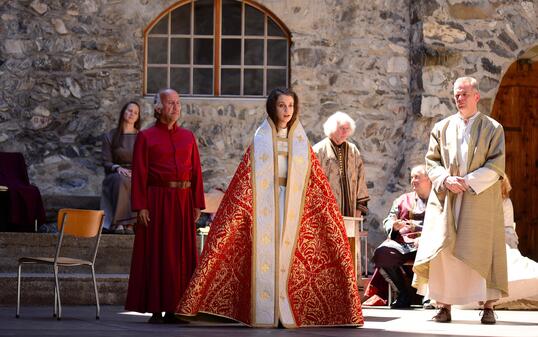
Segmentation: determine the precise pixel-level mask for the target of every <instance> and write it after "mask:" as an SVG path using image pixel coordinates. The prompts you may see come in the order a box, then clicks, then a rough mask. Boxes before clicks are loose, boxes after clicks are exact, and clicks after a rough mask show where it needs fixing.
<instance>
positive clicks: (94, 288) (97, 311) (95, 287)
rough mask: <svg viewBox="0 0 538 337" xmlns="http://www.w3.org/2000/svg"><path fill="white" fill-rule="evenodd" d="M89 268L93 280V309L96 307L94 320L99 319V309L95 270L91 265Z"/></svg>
mask: <svg viewBox="0 0 538 337" xmlns="http://www.w3.org/2000/svg"><path fill="white" fill-rule="evenodd" d="M91 268H92V278H93V290H94V291H95V307H96V314H95V319H99V313H100V307H99V294H98V293H97V281H96V280H95V269H94V268H93V265H91Z"/></svg>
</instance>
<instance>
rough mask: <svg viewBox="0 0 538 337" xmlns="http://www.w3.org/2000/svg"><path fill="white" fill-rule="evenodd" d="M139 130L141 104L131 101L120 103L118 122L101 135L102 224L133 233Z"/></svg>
mask: <svg viewBox="0 0 538 337" xmlns="http://www.w3.org/2000/svg"><path fill="white" fill-rule="evenodd" d="M139 130H140V105H139V104H138V103H137V102H134V101H131V102H128V103H127V104H125V105H124V106H123V108H122V109H121V110H120V114H119V117H118V126H117V127H116V128H115V129H112V130H111V131H110V132H107V133H105V134H104V135H103V149H102V153H103V166H104V169H105V174H106V176H105V179H104V180H103V189H102V195H101V209H102V210H104V211H105V222H104V224H103V228H104V229H105V230H108V231H110V232H112V233H116V234H134V231H133V224H134V223H135V222H136V214H135V213H134V212H132V210H131V162H132V160H133V148H134V142H135V139H136V135H137V134H138V131H139Z"/></svg>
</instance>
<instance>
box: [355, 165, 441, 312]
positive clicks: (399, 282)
mask: <svg viewBox="0 0 538 337" xmlns="http://www.w3.org/2000/svg"><path fill="white" fill-rule="evenodd" d="M411 185H412V187H413V192H409V193H405V194H402V195H401V196H399V197H398V198H397V199H396V200H395V201H394V202H393V204H392V207H391V209H390V212H389V215H388V216H387V217H386V218H385V220H384V221H383V225H384V227H385V231H386V232H387V235H388V238H387V240H385V241H384V242H383V243H382V244H381V245H380V246H379V247H377V249H376V250H375V252H374V256H373V258H372V259H373V261H374V263H375V266H376V270H375V272H374V275H373V277H372V280H371V281H370V284H369V285H368V287H367V289H366V291H365V295H366V296H368V297H372V296H373V295H378V296H379V297H381V298H384V297H385V294H386V293H387V292H386V291H383V290H385V289H386V284H385V282H387V283H388V284H390V285H391V287H392V288H393V289H395V290H396V292H397V293H398V296H397V298H396V300H395V301H394V302H393V303H391V308H396V309H402V308H409V307H410V305H411V304H412V299H413V295H414V291H413V290H412V288H411V278H412V275H408V274H407V273H408V272H409V270H406V269H404V268H403V265H404V264H405V263H408V262H413V261H414V260H415V255H416V251H417V248H418V240H419V237H420V233H421V231H422V222H423V220H424V213H425V209H426V203H427V201H428V196H429V194H430V191H431V187H432V184H431V181H430V179H429V178H428V175H427V174H426V168H425V166H424V165H419V166H415V167H413V168H412V169H411ZM409 269H410V268H409Z"/></svg>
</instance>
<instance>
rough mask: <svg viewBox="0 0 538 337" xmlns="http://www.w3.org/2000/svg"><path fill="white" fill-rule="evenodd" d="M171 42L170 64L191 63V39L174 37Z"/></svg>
mask: <svg viewBox="0 0 538 337" xmlns="http://www.w3.org/2000/svg"><path fill="white" fill-rule="evenodd" d="M170 44H171V45H170V48H171V49H172V50H171V51H170V64H190V60H191V40H190V39H176V38H172V39H171V40H170Z"/></svg>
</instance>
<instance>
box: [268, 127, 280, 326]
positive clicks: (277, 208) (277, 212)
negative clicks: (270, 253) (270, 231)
mask: <svg viewBox="0 0 538 337" xmlns="http://www.w3.org/2000/svg"><path fill="white" fill-rule="evenodd" d="M267 121H268V122H269V126H270V127H271V135H272V142H273V144H272V145H273V177H274V180H275V183H274V188H273V193H274V202H275V214H274V216H275V221H274V225H275V226H274V230H275V264H274V266H275V269H274V275H273V277H274V278H275V280H274V282H275V293H274V299H275V302H274V304H275V316H274V317H275V320H274V325H275V326H278V321H279V318H280V314H279V304H280V302H279V299H280V287H279V286H278V283H279V282H278V281H279V278H278V272H279V269H280V266H279V259H280V202H279V199H280V198H279V192H280V188H277V186H279V185H278V142H277V130H276V126H275V124H274V123H273V121H272V120H271V118H267Z"/></svg>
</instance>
